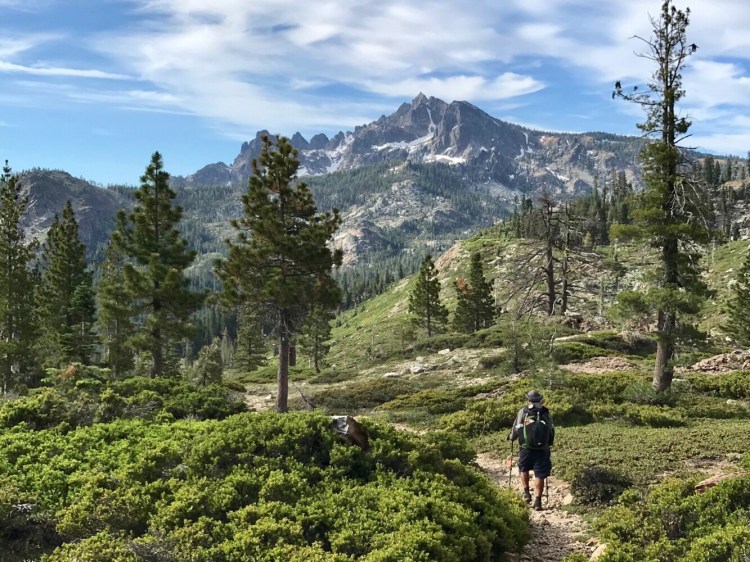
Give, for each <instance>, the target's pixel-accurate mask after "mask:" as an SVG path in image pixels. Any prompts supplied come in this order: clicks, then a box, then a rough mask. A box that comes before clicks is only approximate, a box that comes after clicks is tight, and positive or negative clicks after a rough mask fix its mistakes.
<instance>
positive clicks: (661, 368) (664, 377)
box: [653, 238, 679, 392]
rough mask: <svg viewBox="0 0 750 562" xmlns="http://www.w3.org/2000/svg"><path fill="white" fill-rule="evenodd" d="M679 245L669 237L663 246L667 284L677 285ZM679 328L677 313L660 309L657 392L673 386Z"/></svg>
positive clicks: (656, 368) (657, 347) (655, 377)
mask: <svg viewBox="0 0 750 562" xmlns="http://www.w3.org/2000/svg"><path fill="white" fill-rule="evenodd" d="M678 251H679V246H678V245H677V239H676V238H670V239H667V240H666V241H665V242H664V246H663V248H662V261H663V263H664V270H665V274H664V281H665V284H666V285H667V286H671V287H674V286H676V285H677V281H678V274H677V258H678ZM676 328H677V313H676V312H674V311H666V310H664V309H659V316H658V320H657V330H658V332H659V341H658V342H657V346H656V363H655V364H654V381H653V384H654V389H656V391H657V392H664V391H665V390H669V388H670V387H671V386H672V375H673V368H672V365H671V364H670V361H671V359H672V355H673V354H674V333H675V330H676Z"/></svg>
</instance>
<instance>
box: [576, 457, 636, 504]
mask: <svg viewBox="0 0 750 562" xmlns="http://www.w3.org/2000/svg"><path fill="white" fill-rule="evenodd" d="M632 485H633V481H632V480H631V479H630V478H628V477H627V476H626V475H624V474H622V473H621V472H618V471H616V470H613V469H611V468H605V467H601V466H585V467H583V468H582V469H581V470H580V471H578V473H577V474H576V475H575V477H574V478H573V480H572V481H571V483H570V487H571V491H572V492H573V494H574V495H575V496H576V498H577V499H578V500H579V501H580V502H582V503H586V504H591V505H609V504H611V503H613V502H614V501H615V500H616V499H617V498H618V497H619V496H620V494H622V493H623V492H624V491H625V490H626V489H627V488H629V487H631V486H632Z"/></svg>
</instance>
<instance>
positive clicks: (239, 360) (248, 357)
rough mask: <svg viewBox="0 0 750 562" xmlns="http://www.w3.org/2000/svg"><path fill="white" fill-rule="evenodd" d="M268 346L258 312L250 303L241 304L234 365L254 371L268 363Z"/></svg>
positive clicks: (238, 315) (238, 314)
mask: <svg viewBox="0 0 750 562" xmlns="http://www.w3.org/2000/svg"><path fill="white" fill-rule="evenodd" d="M267 352H268V346H267V344H266V340H265V338H264V337H263V327H262V325H261V319H260V318H259V317H258V314H257V313H256V312H255V311H254V310H253V308H252V307H250V306H249V305H243V306H240V308H239V312H238V313H237V349H236V351H235V354H234V363H233V365H234V366H235V367H236V368H238V369H243V370H245V371H254V370H255V369H257V368H258V367H260V366H262V365H265V364H266V363H267V360H266V355H267Z"/></svg>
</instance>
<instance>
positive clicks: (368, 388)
mask: <svg viewBox="0 0 750 562" xmlns="http://www.w3.org/2000/svg"><path fill="white" fill-rule="evenodd" d="M417 385H418V383H417V382H414V381H412V380H409V379H403V378H380V379H375V380H365V381H356V382H352V383H350V384H346V385H342V386H337V387H335V388H329V389H326V390H325V391H320V392H315V393H313V394H312V396H311V397H310V399H311V401H312V402H313V403H314V404H315V405H316V407H318V408H323V409H324V410H325V411H327V412H331V413H335V414H341V413H351V412H356V411H359V410H367V409H371V408H374V407H375V406H379V405H381V404H385V403H386V402H390V401H391V400H395V399H396V398H398V397H399V396H402V395H409V394H412V393H414V392H415V391H416V390H417V389H418V386H417Z"/></svg>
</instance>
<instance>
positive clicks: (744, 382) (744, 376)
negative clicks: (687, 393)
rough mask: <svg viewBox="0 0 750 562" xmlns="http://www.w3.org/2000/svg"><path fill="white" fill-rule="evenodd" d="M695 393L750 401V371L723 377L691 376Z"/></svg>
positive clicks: (736, 372) (723, 375) (689, 377)
mask: <svg viewBox="0 0 750 562" xmlns="http://www.w3.org/2000/svg"><path fill="white" fill-rule="evenodd" d="M687 378H688V381H689V382H690V386H691V388H692V389H693V390H694V391H695V392H701V393H704V394H708V395H710V396H717V397H719V398H731V399H734V400H742V399H750V371H735V372H733V373H726V374H721V375H689V376H688V377H687Z"/></svg>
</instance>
